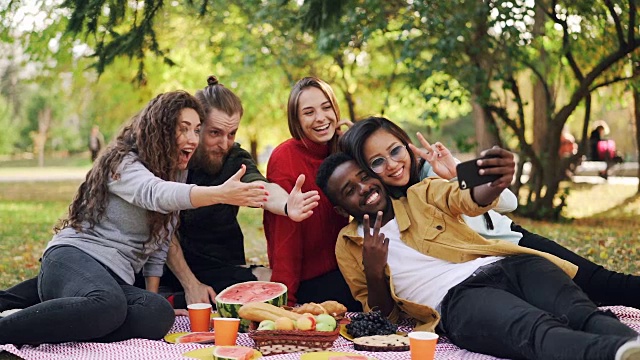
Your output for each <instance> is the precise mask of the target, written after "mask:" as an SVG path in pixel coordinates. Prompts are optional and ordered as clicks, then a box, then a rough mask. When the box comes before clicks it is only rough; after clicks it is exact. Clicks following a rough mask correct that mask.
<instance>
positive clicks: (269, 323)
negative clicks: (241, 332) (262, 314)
mask: <svg viewBox="0 0 640 360" xmlns="http://www.w3.org/2000/svg"><path fill="white" fill-rule="evenodd" d="M275 329H276V323H275V321H273V320H262V321H260V325H258V330H275Z"/></svg>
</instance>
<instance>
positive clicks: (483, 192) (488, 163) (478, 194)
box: [471, 146, 516, 206]
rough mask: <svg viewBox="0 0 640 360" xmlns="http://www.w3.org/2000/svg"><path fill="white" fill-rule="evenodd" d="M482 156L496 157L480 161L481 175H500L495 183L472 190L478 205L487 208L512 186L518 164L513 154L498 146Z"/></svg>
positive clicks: (484, 152)
mask: <svg viewBox="0 0 640 360" xmlns="http://www.w3.org/2000/svg"><path fill="white" fill-rule="evenodd" d="M480 155H482V156H488V155H493V156H496V157H494V158H489V159H482V160H478V166H479V167H480V170H479V174H480V175H500V178H499V179H498V180H495V181H494V182H491V183H489V184H485V185H480V186H476V187H474V188H473V189H471V196H472V198H473V200H474V201H475V202H476V204H478V205H480V206H486V205H489V204H491V203H492V202H493V201H494V200H495V199H496V198H497V197H498V196H500V194H501V193H502V191H503V190H504V189H506V188H508V187H509V185H511V182H512V181H513V176H514V174H515V172H516V163H515V161H514V159H513V153H511V152H510V151H507V150H505V149H501V148H499V147H497V146H494V147H493V148H491V149H489V150H485V151H483V152H482V153H481V154H480Z"/></svg>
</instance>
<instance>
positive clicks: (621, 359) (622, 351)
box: [615, 340, 640, 360]
mask: <svg viewBox="0 0 640 360" xmlns="http://www.w3.org/2000/svg"><path fill="white" fill-rule="evenodd" d="M615 360H640V340H632V341H629V342H626V343H624V344H623V345H622V346H620V348H618V351H616V359H615Z"/></svg>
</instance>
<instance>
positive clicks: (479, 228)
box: [339, 117, 640, 308]
mask: <svg viewBox="0 0 640 360" xmlns="http://www.w3.org/2000/svg"><path fill="white" fill-rule="evenodd" d="M418 138H419V140H420V142H421V143H422V145H423V147H424V149H418V148H417V147H415V146H414V145H413V144H411V140H410V139H409V136H408V135H407V133H406V132H405V131H404V130H402V129H401V128H400V127H399V126H398V125H396V124H394V123H393V122H391V121H390V120H388V119H385V118H382V117H370V118H367V119H364V120H362V121H359V122H357V123H356V124H355V125H354V126H352V127H351V129H349V131H347V132H346V133H345V135H344V136H343V137H342V138H341V139H340V144H339V145H340V149H341V150H342V151H344V152H346V153H347V154H349V155H351V156H353V157H354V158H355V159H356V161H357V162H358V164H359V165H360V166H361V167H363V168H365V169H368V170H369V171H370V174H371V175H372V176H377V177H378V178H380V179H381V180H382V182H383V183H384V184H385V185H387V186H388V188H389V193H390V194H391V195H392V196H394V197H396V198H398V197H401V196H404V195H405V194H406V191H407V188H409V187H410V186H411V185H414V184H416V183H418V182H420V181H421V180H422V179H424V178H426V177H429V176H440V177H442V178H446V179H452V178H455V177H456V176H457V173H456V165H457V161H456V159H455V158H454V157H453V156H452V155H451V153H450V152H449V150H448V149H447V148H446V147H445V146H444V145H442V144H440V143H436V144H434V145H433V146H431V145H430V144H429V143H428V142H427V141H426V140H425V139H424V137H422V135H420V134H418ZM516 207H517V199H516V197H515V195H513V193H511V192H510V191H508V190H506V191H503V192H502V195H501V197H500V202H499V204H498V207H496V208H495V209H494V210H495V211H494V210H490V211H489V212H487V213H486V214H484V216H476V217H469V216H464V215H463V220H464V221H465V223H466V224H467V225H468V226H469V227H470V228H472V229H473V230H474V231H476V232H477V233H478V234H480V235H481V236H482V237H484V238H486V239H498V240H507V241H511V242H513V243H516V244H518V245H520V246H524V247H528V248H531V249H535V250H539V251H544V252H547V253H549V254H553V255H555V256H558V257H559V258H562V259H564V260H567V261H570V262H572V263H574V264H575V265H577V266H578V267H579V269H578V273H577V274H576V276H575V277H574V278H573V280H574V282H575V283H576V284H577V285H578V286H580V287H581V288H582V290H583V291H584V292H585V293H586V294H587V295H588V296H589V297H590V298H591V300H592V301H593V302H595V303H596V304H598V305H624V306H632V307H636V308H639V307H640V277H638V276H634V275H626V274H621V273H617V272H614V271H610V270H607V269H605V268H604V267H602V266H600V265H597V264H594V263H593V262H591V261H589V260H587V259H585V258H583V257H581V256H579V255H577V254H576V253H574V252H572V251H571V250H569V249H566V248H564V247H563V246H562V245H560V244H558V243H556V242H555V241H553V240H550V239H547V238H545V237H543V236H540V235H538V234H534V233H531V232H529V231H527V230H525V229H524V228H522V227H521V226H519V225H516V224H515V223H514V222H513V221H512V220H511V219H509V218H508V217H507V216H504V215H501V214H500V212H502V213H504V212H509V211H513V210H514V209H515V208H516Z"/></svg>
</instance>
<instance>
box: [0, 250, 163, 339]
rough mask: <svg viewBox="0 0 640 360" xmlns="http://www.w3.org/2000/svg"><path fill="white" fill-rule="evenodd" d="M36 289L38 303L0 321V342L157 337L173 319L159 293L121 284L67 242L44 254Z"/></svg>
mask: <svg viewBox="0 0 640 360" xmlns="http://www.w3.org/2000/svg"><path fill="white" fill-rule="evenodd" d="M38 293H39V295H40V299H41V300H42V302H41V303H38V304H36V305H33V306H30V307H28V308H26V309H24V310H22V311H19V312H17V313H15V314H12V315H9V316H7V317H5V318H2V319H0V344H40V343H60V342H67V341H97V342H112V341H121V340H127V339H131V338H136V337H137V338H146V339H160V338H162V337H163V336H164V335H165V334H166V333H167V332H168V331H169V329H170V328H171V326H172V325H173V321H174V318H175V315H174V312H173V309H172V308H171V305H170V304H169V302H168V301H167V300H165V299H164V298H163V297H161V296H160V295H157V294H154V293H151V292H149V291H146V290H142V289H139V288H137V287H134V286H132V285H128V284H126V283H124V282H123V281H122V280H121V279H120V278H119V277H117V276H115V275H114V274H112V273H111V272H110V271H109V270H107V269H106V268H105V267H104V266H103V265H102V264H100V263H99V262H98V261H96V260H95V259H94V258H93V257H91V256H89V255H87V254H86V253H85V252H83V251H81V250H79V249H77V248H74V247H71V246H59V247H55V248H52V249H50V250H48V251H47V252H46V253H45V254H44V256H43V258H42V265H41V268H40V274H39V275H38Z"/></svg>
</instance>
